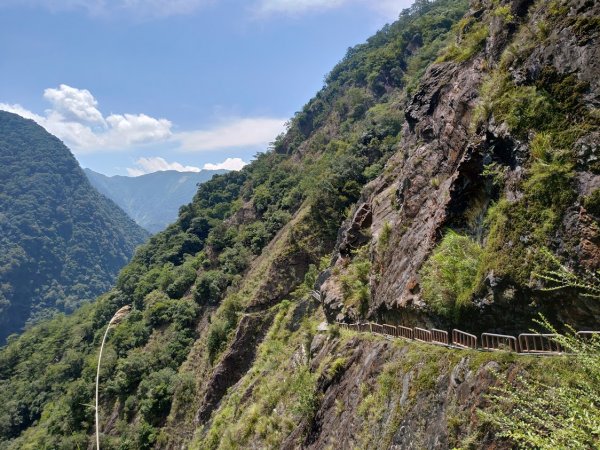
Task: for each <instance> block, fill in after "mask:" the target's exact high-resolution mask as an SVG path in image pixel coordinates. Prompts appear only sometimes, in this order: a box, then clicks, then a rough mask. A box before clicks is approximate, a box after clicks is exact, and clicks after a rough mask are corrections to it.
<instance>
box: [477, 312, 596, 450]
mask: <svg viewBox="0 0 600 450" xmlns="http://www.w3.org/2000/svg"><path fill="white" fill-rule="evenodd" d="M540 323H541V324H543V325H544V327H545V328H546V329H547V331H546V332H550V333H556V330H554V329H553V328H552V326H550V324H549V323H548V322H546V321H545V320H542V322H540ZM556 341H557V342H558V343H559V344H560V345H561V346H562V347H563V348H564V349H565V350H566V351H568V352H569V353H570V356H569V359H570V361H569V363H568V364H569V365H570V364H577V366H578V368H579V369H580V370H581V371H582V372H583V373H582V376H581V375H580V376H578V377H576V378H574V379H573V380H571V382H569V383H567V382H563V383H561V384H560V385H557V384H555V383H546V382H543V381H539V380H532V379H530V378H529V377H527V375H526V374H521V375H520V376H519V377H518V378H517V379H516V381H510V380H508V379H503V380H502V381H503V384H502V386H501V387H500V388H499V389H497V390H496V392H495V394H493V395H491V396H490V399H491V400H492V402H493V408H492V409H491V410H490V411H486V412H480V415H481V416H483V417H484V418H485V419H487V421H489V422H490V423H491V424H493V425H494V426H495V427H496V428H497V429H498V430H499V433H498V434H499V436H501V437H504V438H508V439H509V440H511V441H512V442H514V443H515V444H516V446H517V447H518V448H536V449H541V450H553V449H557V448H569V449H581V450H583V449H591V448H598V443H599V442H600V428H599V427H598V424H600V395H599V392H600V358H599V357H598V355H600V339H598V337H596V338H594V339H591V340H589V341H586V340H582V339H579V338H577V337H576V336H575V335H573V334H570V335H566V336H560V337H558V338H557V339H556ZM515 384H516V386H515Z"/></svg>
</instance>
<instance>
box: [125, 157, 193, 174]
mask: <svg viewBox="0 0 600 450" xmlns="http://www.w3.org/2000/svg"><path fill="white" fill-rule="evenodd" d="M135 165H136V167H132V168H127V173H128V174H129V175H130V176H132V177H137V176H139V175H144V174H147V173H152V172H161V171H164V170H176V171H178V172H200V168H199V167H194V166H185V165H183V164H180V163H178V162H176V161H174V162H172V163H170V162H167V161H166V160H165V159H164V158H161V157H160V156H155V157H148V158H139V159H138V160H137V161H136V162H135Z"/></svg>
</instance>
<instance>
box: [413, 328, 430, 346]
mask: <svg viewBox="0 0 600 450" xmlns="http://www.w3.org/2000/svg"><path fill="white" fill-rule="evenodd" d="M414 330H415V332H414V339H415V341H421V342H431V331H429V330H426V329H425V328H419V327H415V328H414Z"/></svg>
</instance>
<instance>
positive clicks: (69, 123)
mask: <svg viewBox="0 0 600 450" xmlns="http://www.w3.org/2000/svg"><path fill="white" fill-rule="evenodd" d="M44 98H45V99H46V100H47V101H49V103H50V104H51V108H49V109H47V110H46V111H45V112H44V114H43V115H41V114H37V113H35V112H32V111H30V110H28V109H27V108H25V107H23V106H21V105H19V104H12V105H11V104H7V103H0V110H4V111H9V112H13V113H15V114H19V115H20V116H23V117H25V118H28V119H32V120H34V121H36V122H37V123H38V124H40V125H41V126H43V127H44V128H46V130H48V131H49V132H50V133H52V134H54V135H55V136H57V137H59V138H60V139H62V140H63V141H64V142H65V143H66V144H67V145H68V146H69V147H70V148H71V149H72V150H73V151H74V152H75V153H78V154H84V153H95V152H105V151H127V150H131V149H136V148H139V147H143V146H145V145H149V144H165V145H168V146H169V147H171V148H173V149H174V150H180V151H184V152H207V151H212V150H223V149H229V148H251V147H262V148H263V149H266V148H267V146H268V144H269V143H270V142H272V141H273V139H275V137H276V136H277V135H278V134H279V133H281V132H282V131H283V130H284V125H285V119H280V118H269V117H246V118H230V119H228V120H224V121H223V120H222V121H221V122H220V123H218V124H217V125H214V126H210V127H206V128H202V129H197V130H191V131H185V132H180V133H175V132H173V131H172V123H171V121H169V120H167V119H164V118H161V119H157V118H154V117H151V116H148V115H146V114H129V113H124V114H110V115H108V116H104V115H103V114H102V112H101V111H100V109H99V108H98V101H97V100H96V99H95V98H94V96H93V95H92V93H91V92H90V91H88V90H87V89H78V88H74V87H71V86H67V85H65V84H61V85H60V86H59V87H58V88H51V89H46V90H45V91H44ZM165 170H166V169H165ZM176 170H177V169H176Z"/></svg>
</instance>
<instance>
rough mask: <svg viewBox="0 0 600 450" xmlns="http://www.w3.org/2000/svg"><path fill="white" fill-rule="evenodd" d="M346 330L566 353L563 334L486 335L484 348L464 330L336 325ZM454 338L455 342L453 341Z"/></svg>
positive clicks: (589, 334) (597, 335) (587, 335)
mask: <svg viewBox="0 0 600 450" xmlns="http://www.w3.org/2000/svg"><path fill="white" fill-rule="evenodd" d="M336 325H338V326H339V327H340V328H342V329H344V330H353V331H359V332H369V333H375V334H381V335H386V336H392V337H398V338H404V339H410V340H415V341H419V342H426V343H430V344H436V345H452V346H453V347H456V348H460V349H478V348H480V349H481V350H487V351H509V352H515V353H521V354H529V355H560V354H563V353H565V350H564V349H563V348H562V346H561V345H560V343H559V337H560V335H559V334H536V333H522V334H520V335H519V336H518V337H515V336H510V335H506V334H495V333H482V334H481V347H478V345H477V336H475V335H474V334H470V333H466V332H464V331H461V330H457V329H454V330H452V333H451V335H450V336H449V333H448V332H447V331H445V330H438V329H435V328H432V329H431V330H427V329H425V328H419V327H414V328H409V327H405V326H402V325H397V326H394V325H388V324H379V323H375V322H363V323H360V322H359V323H350V324H349V323H343V322H336ZM576 336H577V337H578V338H580V339H585V340H589V339H600V331H579V332H577V334H576ZM450 337H451V338H452V339H451V340H450V339H449V338H450Z"/></svg>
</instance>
